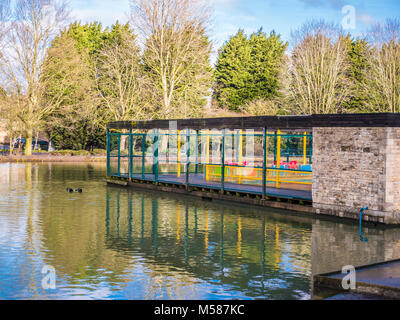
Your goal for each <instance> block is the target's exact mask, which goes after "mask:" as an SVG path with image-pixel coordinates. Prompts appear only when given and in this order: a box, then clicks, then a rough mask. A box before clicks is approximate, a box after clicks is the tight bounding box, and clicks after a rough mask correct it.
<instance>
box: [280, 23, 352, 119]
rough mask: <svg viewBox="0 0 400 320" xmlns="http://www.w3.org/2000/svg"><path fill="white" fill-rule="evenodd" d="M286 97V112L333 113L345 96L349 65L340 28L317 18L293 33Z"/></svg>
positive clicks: (347, 86)
mask: <svg viewBox="0 0 400 320" xmlns="http://www.w3.org/2000/svg"><path fill="white" fill-rule="evenodd" d="M293 39H294V41H295V47H294V49H293V52H292V54H291V56H290V57H289V60H290V62H289V66H288V69H287V76H286V77H284V78H286V80H287V81H286V90H285V93H286V97H287V98H288V101H289V103H288V108H289V110H288V111H289V112H293V113H299V114H312V113H337V112H340V111H341V107H342V104H343V102H344V101H345V100H346V99H347V98H348V97H349V95H350V90H351V86H350V84H349V82H348V79H347V73H348V70H349V68H350V64H349V61H348V56H347V54H348V51H347V44H346V42H345V38H344V36H343V35H342V34H341V30H340V29H339V28H338V27H336V26H335V25H331V24H326V23H324V22H321V21H319V22H318V21H317V22H311V23H308V24H305V25H304V26H303V27H302V28H300V29H299V30H298V31H296V32H295V33H294V34H293Z"/></svg>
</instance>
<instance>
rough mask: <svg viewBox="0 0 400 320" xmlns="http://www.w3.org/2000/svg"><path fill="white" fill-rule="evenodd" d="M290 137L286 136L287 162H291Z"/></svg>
mask: <svg viewBox="0 0 400 320" xmlns="http://www.w3.org/2000/svg"><path fill="white" fill-rule="evenodd" d="M289 140H290V137H289V136H288V137H286V162H289V152H290V148H289V142H290V141H289Z"/></svg>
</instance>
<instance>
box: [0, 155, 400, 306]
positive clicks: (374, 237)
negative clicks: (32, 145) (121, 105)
mask: <svg viewBox="0 0 400 320" xmlns="http://www.w3.org/2000/svg"><path fill="white" fill-rule="evenodd" d="M104 176H105V166H103V165H102V164H30V163H27V164H8V163H5V164H0V299H232V298H233V299H255V298H257V299H309V298H311V297H312V290H311V288H312V275H313V274H316V273H322V272H329V271H335V270H339V269H341V268H342V267H343V266H344V265H348V264H352V265H363V264H367V263H372V262H380V261H385V260H390V259H394V258H398V257H400V232H399V231H400V230H399V229H393V228H390V229H383V228H375V227H369V228H365V229H364V234H365V236H366V237H368V240H369V241H368V242H361V241H360V240H359V236H358V226H357V224H354V223H339V222H338V221H335V220H332V221H331V220H326V219H321V220H320V219H316V218H314V217H310V216H304V215H293V214H292V213H289V212H284V211H273V210H264V209H257V208H249V207H245V206H238V205H234V206H233V205H229V204H226V203H223V204H218V203H211V202H205V201H200V200H196V199H192V198H190V197H178V196H176V195H173V194H166V193H150V192H144V191H137V190H132V189H131V190H127V189H124V188H120V187H112V186H106V184H105V183H104V182H103V179H104ZM67 187H71V188H83V193H82V194H79V193H68V192H67V191H66V188H67ZM45 265H51V266H53V267H54V268H55V270H56V289H47V290H45V289H43V288H42V279H43V277H44V276H45V275H44V274H42V273H41V271H42V268H43V266H45Z"/></svg>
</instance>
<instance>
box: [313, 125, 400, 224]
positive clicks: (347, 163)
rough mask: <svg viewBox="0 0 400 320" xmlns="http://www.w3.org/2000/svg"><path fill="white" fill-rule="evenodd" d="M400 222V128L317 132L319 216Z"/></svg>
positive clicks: (315, 156)
mask: <svg viewBox="0 0 400 320" xmlns="http://www.w3.org/2000/svg"><path fill="white" fill-rule="evenodd" d="M366 206H368V207H369V210H368V211H366V212H365V220H368V221H373V222H381V223H388V224H399V223H400V128H383V127H381V128H314V129H313V207H314V210H315V212H316V213H317V214H328V215H335V216H339V217H347V218H353V219H358V218H359V212H360V208H362V207H366Z"/></svg>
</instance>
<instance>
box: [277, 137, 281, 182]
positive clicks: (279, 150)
mask: <svg viewBox="0 0 400 320" xmlns="http://www.w3.org/2000/svg"><path fill="white" fill-rule="evenodd" d="M276 167H277V169H278V170H277V171H276V187H277V188H279V176H280V168H281V130H278V134H277V139H276Z"/></svg>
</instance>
